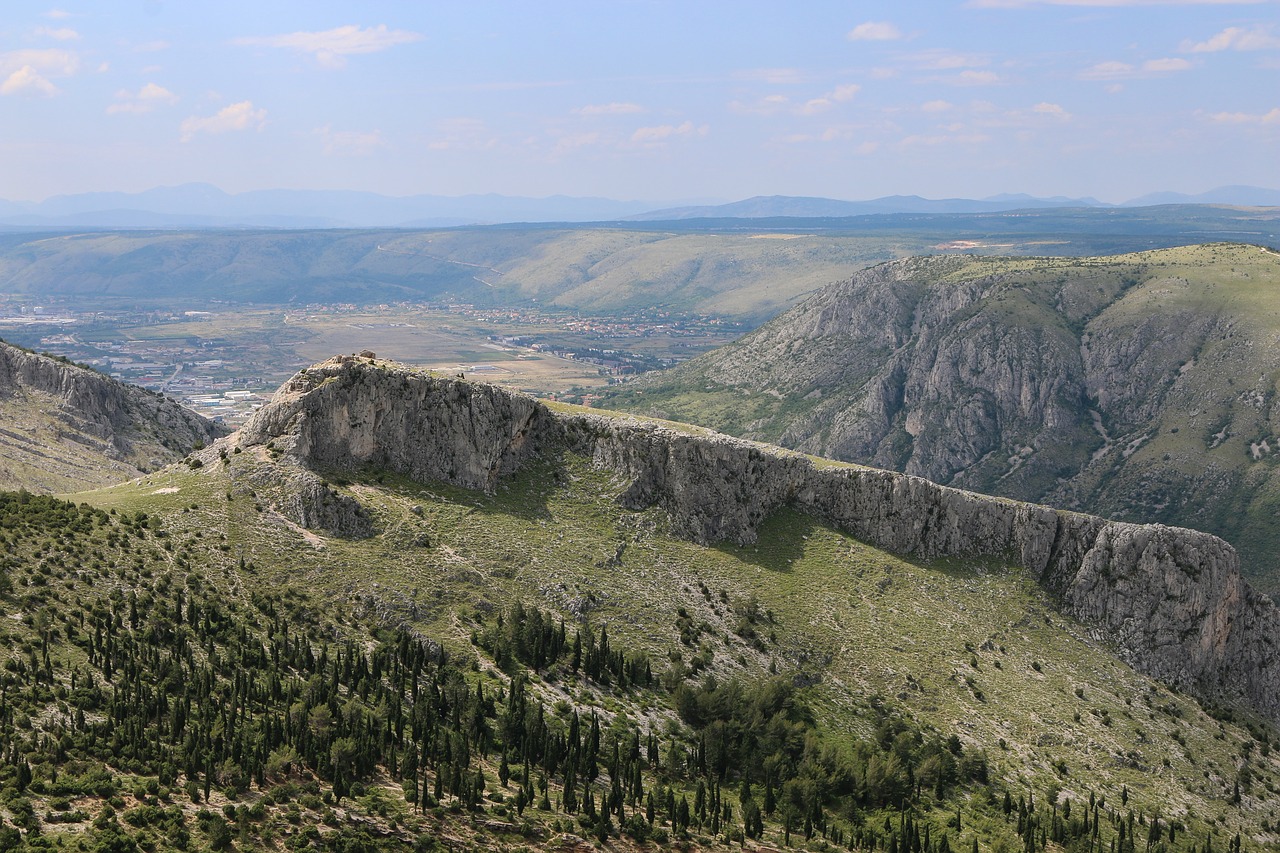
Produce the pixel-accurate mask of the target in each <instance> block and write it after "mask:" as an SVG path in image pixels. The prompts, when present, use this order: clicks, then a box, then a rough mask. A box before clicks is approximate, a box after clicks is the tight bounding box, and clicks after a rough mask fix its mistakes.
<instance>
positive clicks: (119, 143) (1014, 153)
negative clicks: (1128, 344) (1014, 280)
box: [0, 0, 1280, 202]
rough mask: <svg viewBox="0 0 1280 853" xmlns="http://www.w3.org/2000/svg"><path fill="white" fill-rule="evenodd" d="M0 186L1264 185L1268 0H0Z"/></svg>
mask: <svg viewBox="0 0 1280 853" xmlns="http://www.w3.org/2000/svg"><path fill="white" fill-rule="evenodd" d="M4 11H5V14H4V16H3V20H2V21H0V198H4V199H9V200H13V201H40V200H43V199H45V198H48V197H50V196H54V195H60V194H70V193H81V192H92V191H126V192H138V191H142V190H145V189H149V188H152V187H157V186H173V185H178V184H184V183H192V182H204V183H210V184H213V185H215V186H217V187H220V188H221V189H223V190H225V191H227V192H231V193H238V192H244V191H247V190H256V189H272V188H289V189H346V190H368V191H372V192H378V193H382V194H386V195H395V196H403V195H413V194H433V195H446V196H458V195H467V194H473V193H499V194H503V195H515V196H533V197H544V196H549V195H555V194H564V195H571V196H598V197H606V198H615V199H624V200H632V199H640V200H657V199H662V200H695V199H697V200H712V199H715V200H723V201H729V200H736V199H741V198H747V197H750V196H754V195H801V196H805V195H808V196H825V197H829V198H840V199H851V200H858V199H870V198H877V197H880V196H885V195H895V194H902V195H912V194H914V195H921V196H925V197H927V198H948V197H968V198H984V197H987V196H991V195H995V194H1000V193H1028V194H1031V195H1035V196H1045V197H1048V196H1067V197H1071V198H1080V197H1093V198H1097V199H1099V200H1101V201H1105V202H1121V201H1125V200H1128V199H1131V198H1134V197H1136V196H1140V195H1143V194H1146V193H1150V192H1155V191H1166V190H1169V191H1176V192H1185V193H1198V192H1203V191H1206V190H1209V189H1212V188H1215V187H1218V186H1223V185H1229V184H1245V185H1251V186H1261V187H1268V188H1280V0H1253V2H1247V0H1201V1H1200V2H1197V0H1182V2H1175V0H1166V2H1157V0H954V2H953V0H932V2H919V0H905V1H904V0H899V2H880V0H872V2H825V0H806V2H798V3H782V2H778V1H777V0H773V2H754V0H734V1H733V2H719V0H681V2H662V0H610V1H609V2H600V0H592V2H558V0H539V2H531V0H523V2H496V0H495V1H494V2H488V0H469V2H431V3H425V2H403V0H397V2H378V0H362V2H359V3H354V2H343V3H337V2H325V0H307V2H288V0H265V2H264V0H258V2H253V3H247V2H239V0H219V2H217V3H190V2H163V0H114V2H111V3H103V2H92V3H88V2H86V3H71V2H67V3H62V4H61V5H56V6H54V5H48V4H42V3H28V2H24V0H6V2H5V3H4Z"/></svg>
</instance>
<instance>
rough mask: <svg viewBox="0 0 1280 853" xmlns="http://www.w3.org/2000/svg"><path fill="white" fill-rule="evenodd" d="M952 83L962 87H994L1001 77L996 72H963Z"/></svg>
mask: <svg viewBox="0 0 1280 853" xmlns="http://www.w3.org/2000/svg"><path fill="white" fill-rule="evenodd" d="M950 82H952V83H955V84H957V85H960V86H994V85H995V84H996V83H999V82H1000V75H999V74H997V73H995V72H994V71H973V70H969V71H961V72H960V73H959V74H958V75H956V76H955V77H954V78H953V79H952V80H951V81H950Z"/></svg>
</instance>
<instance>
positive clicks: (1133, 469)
mask: <svg viewBox="0 0 1280 853" xmlns="http://www.w3.org/2000/svg"><path fill="white" fill-rule="evenodd" d="M1276 340H1280V255H1277V254H1276V252H1274V251H1272V250H1269V249H1264V248H1260V247H1257V246H1247V245H1241V244H1212V245H1206V246H1192V247H1183V248H1175V249H1165V250H1160V251H1155V252H1145V253H1140V254H1134V255H1118V256H1114V257H1106V258H1078V259H1069V258H975V257H963V258H962V257H946V258H944V257H933V258H924V259H917V260H912V261H905V262H901V263H897V264H887V265H883V266H880V267H877V268H874V269H872V270H868V271H866V272H864V273H859V274H858V275H856V276H855V277H854V278H853V279H852V280H850V281H846V282H843V283H840V284H836V285H832V286H831V287H829V288H827V289H824V290H823V291H822V292H821V293H819V294H816V295H814V296H813V297H812V298H811V299H809V300H807V301H806V302H805V303H803V304H801V305H799V306H797V307H796V308H795V309H792V310H791V311H789V312H788V313H786V314H784V315H782V316H780V317H778V318H777V319H776V320H774V321H773V322H771V323H770V324H768V325H766V326H764V327H762V328H761V329H759V330H757V331H755V332H753V333H751V334H749V335H747V336H746V337H744V338H742V339H741V340H739V341H737V342H735V343H734V344H731V345H729V346H727V347H724V348H721V349H718V350H716V351H714V352H711V353H708V354H706V355H704V356H703V357H701V358H699V359H695V360H693V361H691V362H689V363H687V364H685V365H682V366H681V367H679V368H677V369H675V370H673V371H670V372H667V373H663V374H659V375H656V376H653V377H650V378H646V379H645V380H642V381H638V382H635V383H632V384H629V385H627V386H624V387H622V388H621V389H619V390H617V391H616V392H615V393H613V394H611V395H609V396H607V397H606V398H605V400H603V401H602V402H601V405H604V406H608V407H612V408H621V409H627V410H631V411H639V412H646V413H651V414H655V415H659V416H662V417H670V418H674V419H677V420H686V421H691V422H695V423H701V424H705V425H707V426H711V427H714V428H716V429H719V430H723V431H725V432H729V433H731V434H735V435H741V436H745V437H749V438H754V439H758V440H764V441H773V442H777V443H779V444H782V445H784V446H787V447H792V448H796V449H800V450H803V451H805V452H809V453H815V454H819V455H823V456H830V457H833V458H838V459H845V460H849V461H858V462H865V463H868V464H873V465H877V466H880V467H887V468H894V469H897V470H901V471H905V472H907V473H910V474H917V475H919V476H923V477H926V478H928V479H931V480H934V481H937V482H942V483H948V484H951V485H956V486H959V487H962V488H968V489H973V490H975V491H981V492H988V493H994V494H1000V495H1006V496H1009V497H1014V498H1018V499H1023V500H1032V501H1039V502H1043V503H1048V504H1051V505H1055V506H1063V507H1067V508H1072V509H1079V510H1083V511H1086V512H1092V513H1097V514H1101V515H1104V516H1108V517H1114V518H1120V519H1126V520H1134V521H1143V522H1164V523H1169V524H1177V525H1183V526H1188V527H1194V528H1197V529H1203V530H1208V531H1210V532H1213V533H1216V534H1218V535H1220V536H1222V537H1224V538H1226V539H1227V540H1228V541H1230V542H1232V544H1234V545H1235V546H1236V547H1237V548H1238V549H1239V550H1240V552H1241V555H1242V560H1243V564H1244V570H1245V572H1246V574H1247V575H1249V576H1250V577H1251V578H1253V579H1254V581H1255V582H1256V583H1257V584H1258V585H1260V586H1262V587H1263V588H1264V589H1266V590H1270V591H1274V590H1275V589H1277V583H1280V580H1277V575H1276V571H1277V568H1276V567H1277V566H1280V533H1277V531H1280V527H1277V526H1276V524H1275V523H1274V521H1275V515H1276V512H1277V510H1278V509H1280V479H1277V475H1276V461H1277V458H1278V457H1277V456H1276V453H1277V450H1278V449H1280V439H1277V437H1276V436H1277V435H1278V434H1280V427H1277V425H1276V422H1275V419H1276V415H1275V408H1274V406H1273V402H1274V398H1275V394H1276V390H1277V388H1278V387H1280V357H1278V356H1277V350H1276V348H1275V346H1274V342H1275V341H1276Z"/></svg>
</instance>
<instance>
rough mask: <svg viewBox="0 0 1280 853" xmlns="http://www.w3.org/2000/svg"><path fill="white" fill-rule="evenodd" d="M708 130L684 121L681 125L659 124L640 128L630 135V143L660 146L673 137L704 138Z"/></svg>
mask: <svg viewBox="0 0 1280 853" xmlns="http://www.w3.org/2000/svg"><path fill="white" fill-rule="evenodd" d="M709 129H710V128H708V127H707V125H705V124H704V125H702V126H701V127H694V125H693V122H691V121H686V122H684V123H683V124H678V125H677V124H660V125H657V126H655V127H641V128H638V129H637V130H636V132H635V133H633V134H631V141H632V142H634V143H636V144H639V145H661V144H663V143H664V142H666V141H667V140H668V139H671V138H672V137H674V136H689V135H691V134H696V135H698V136H706V135H707V132H708V131H709Z"/></svg>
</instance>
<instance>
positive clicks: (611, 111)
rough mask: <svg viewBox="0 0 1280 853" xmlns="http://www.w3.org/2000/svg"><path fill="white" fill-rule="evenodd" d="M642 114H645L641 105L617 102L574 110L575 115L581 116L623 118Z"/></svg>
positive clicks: (590, 105)
mask: <svg viewBox="0 0 1280 853" xmlns="http://www.w3.org/2000/svg"><path fill="white" fill-rule="evenodd" d="M642 112H644V107H642V106H640V105H639V104H631V103H620V102H617V101H614V102H613V103H609V104H587V105H586V106H585V107H578V108H577V109H575V110H574V113H576V114H577V115H580V116H621V115H632V114H634V113H642Z"/></svg>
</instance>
